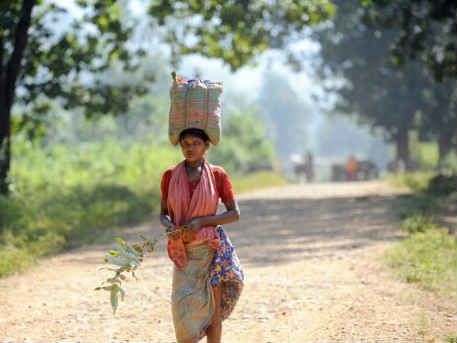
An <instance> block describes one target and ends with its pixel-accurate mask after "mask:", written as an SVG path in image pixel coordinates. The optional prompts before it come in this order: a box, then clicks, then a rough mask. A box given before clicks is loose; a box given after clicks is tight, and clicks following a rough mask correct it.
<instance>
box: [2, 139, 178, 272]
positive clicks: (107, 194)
mask: <svg viewBox="0 0 457 343" xmlns="http://www.w3.org/2000/svg"><path fill="white" fill-rule="evenodd" d="M14 148H15V149H16V152H17V154H16V156H17V157H16V159H15V160H14V164H13V169H12V176H13V181H14V183H13V185H14V188H13V192H12V194H11V195H10V197H8V198H5V197H0V205H1V206H0V231H1V232H2V233H1V235H0V247H1V249H0V251H1V253H0V255H1V256H2V257H3V258H2V263H1V264H0V266H1V268H0V276H4V275H8V274H9V273H11V272H13V271H15V270H20V269H23V268H25V267H26V266H27V265H29V264H30V263H33V261H34V259H35V258H36V257H39V256H46V255H49V254H53V253H56V252H59V251H61V250H62V249H65V248H69V247H74V246H78V245H81V244H83V243H91V242H94V241H96V240H107V239H109V238H110V233H111V232H112V231H113V230H114V229H116V227H118V226H120V225H126V224H131V223H138V222H141V221H142V220H144V219H146V218H147V216H149V215H150V214H151V212H157V211H158V208H159V202H160V194H159V184H160V177H161V171H164V170H165V169H166V168H167V167H169V166H170V165H172V164H174V163H176V162H177V161H179V160H180V159H181V156H180V153H179V151H178V150H177V149H174V148H171V147H168V146H166V147H160V148H159V147H156V146H154V145H153V143H151V139H150V140H149V141H143V142H141V141H140V142H137V143H134V144H130V145H127V144H124V145H122V144H119V142H116V141H112V140H111V141H109V140H108V141H106V142H104V143H87V144H81V145H80V146H62V145H60V146H54V147H48V148H42V147H35V146H33V145H32V144H31V143H30V142H28V141H25V140H23V141H21V140H20V139H19V138H18V139H17V141H16V144H15V147H14ZM30 166H33V168H30ZM17 256H22V257H21V259H20V260H17V259H16V257H17Z"/></svg>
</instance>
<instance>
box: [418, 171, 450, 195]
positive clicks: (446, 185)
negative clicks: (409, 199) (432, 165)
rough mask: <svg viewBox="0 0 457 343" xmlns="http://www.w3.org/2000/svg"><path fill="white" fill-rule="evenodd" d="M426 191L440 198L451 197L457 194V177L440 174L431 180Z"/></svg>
mask: <svg viewBox="0 0 457 343" xmlns="http://www.w3.org/2000/svg"><path fill="white" fill-rule="evenodd" d="M425 191H426V192H427V193H429V194H431V195H438V196H449V195H451V194H453V193H457V175H443V174H438V175H436V176H434V177H432V178H431V179H430V181H429V183H428V186H427V187H426V189H425Z"/></svg>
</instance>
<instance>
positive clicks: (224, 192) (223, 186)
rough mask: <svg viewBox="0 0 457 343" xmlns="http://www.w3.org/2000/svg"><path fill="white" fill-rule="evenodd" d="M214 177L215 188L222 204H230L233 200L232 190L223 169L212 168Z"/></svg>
mask: <svg viewBox="0 0 457 343" xmlns="http://www.w3.org/2000/svg"><path fill="white" fill-rule="evenodd" d="M214 177H215V179H216V188H217V191H218V193H219V196H220V198H221V201H222V202H223V203H224V204H231V203H232V202H233V200H234V199H235V197H234V195H233V190H232V182H231V181H230V178H229V176H228V175H227V172H226V171H225V170H224V168H222V167H219V166H216V167H214Z"/></svg>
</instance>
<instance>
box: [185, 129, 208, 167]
mask: <svg viewBox="0 0 457 343" xmlns="http://www.w3.org/2000/svg"><path fill="white" fill-rule="evenodd" d="M179 143H180V145H181V150H182V153H183V155H184V157H185V159H186V160H187V161H189V162H196V161H198V160H200V159H201V158H202V157H203V155H204V154H205V152H206V150H207V149H208V143H205V141H204V140H203V139H201V138H199V137H195V136H191V135H185V136H184V137H183V138H182V139H181V141H180V142H179Z"/></svg>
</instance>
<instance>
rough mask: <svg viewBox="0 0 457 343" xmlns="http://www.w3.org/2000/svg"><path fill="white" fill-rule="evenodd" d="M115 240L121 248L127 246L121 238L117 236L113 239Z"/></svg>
mask: <svg viewBox="0 0 457 343" xmlns="http://www.w3.org/2000/svg"><path fill="white" fill-rule="evenodd" d="M115 239H116V241H117V242H118V243H119V245H120V246H121V247H125V246H126V245H127V243H125V241H124V240H123V239H122V238H121V237H119V236H118V237H115Z"/></svg>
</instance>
